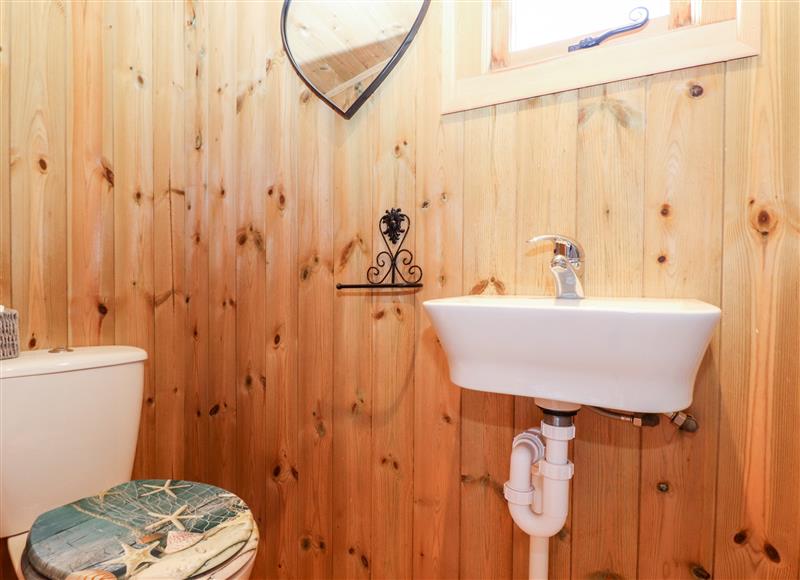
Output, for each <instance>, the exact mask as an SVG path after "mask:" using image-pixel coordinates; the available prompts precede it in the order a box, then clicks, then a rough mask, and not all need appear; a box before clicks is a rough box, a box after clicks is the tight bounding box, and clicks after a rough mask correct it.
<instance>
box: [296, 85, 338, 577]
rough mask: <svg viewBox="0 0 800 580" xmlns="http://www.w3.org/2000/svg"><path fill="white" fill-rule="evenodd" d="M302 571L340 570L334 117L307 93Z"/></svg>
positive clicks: (301, 325) (301, 310)
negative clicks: (336, 545)
mask: <svg viewBox="0 0 800 580" xmlns="http://www.w3.org/2000/svg"><path fill="white" fill-rule="evenodd" d="M298 116H299V118H298V131H297V135H302V138H301V140H300V141H299V142H298V167H300V168H302V169H299V170H298V174H297V193H296V196H297V203H298V231H299V237H298V257H299V272H298V273H297V275H298V276H299V283H298V284H299V286H298V296H297V300H298V330H297V337H298V356H299V357H300V360H301V361H302V364H300V365H299V367H298V381H299V382H298V389H297V395H298V402H297V409H298V470H299V472H300V473H299V479H298V494H299V496H300V497H301V498H303V500H302V501H301V502H300V503H299V504H298V514H297V516H298V530H297V531H298V534H299V535H300V538H299V545H300V556H299V558H298V574H299V576H301V577H304V578H327V577H330V575H331V573H332V569H333V556H332V552H331V546H332V540H333V537H332V536H333V531H332V530H333V528H332V526H333V517H332V514H333V462H332V458H333V443H332V441H333V343H332V336H333V295H334V289H333V231H332V221H331V215H332V213H333V164H332V160H333V152H332V151H331V143H332V142H333V137H332V131H333V126H334V123H333V116H332V113H331V111H330V110H328V109H327V108H323V105H322V104H321V103H319V102H318V101H317V100H316V99H312V98H311V95H310V93H309V92H307V91H306V90H303V91H302V92H301V96H300V109H299V111H298Z"/></svg>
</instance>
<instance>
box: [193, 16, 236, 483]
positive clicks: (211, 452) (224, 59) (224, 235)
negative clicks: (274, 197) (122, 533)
mask: <svg viewBox="0 0 800 580" xmlns="http://www.w3.org/2000/svg"><path fill="white" fill-rule="evenodd" d="M236 9H237V5H236V4H235V3H230V2H225V3H222V2H213V3H210V4H208V5H207V9H206V11H205V13H204V14H205V16H206V18H207V19H208V21H209V22H215V23H217V26H216V27H215V29H214V30H215V33H214V34H209V35H208V39H207V50H208V69H207V74H208V91H207V94H208V131H207V135H206V137H205V139H204V142H205V147H206V148H207V151H208V158H207V160H206V163H207V172H208V173H207V175H208V182H207V193H206V196H207V197H206V203H207V207H208V234H207V236H208V272H213V275H211V274H208V349H209V352H212V353H214V355H213V356H209V357H208V395H207V397H208V398H207V403H206V406H205V407H203V408H202V409H201V410H200V412H201V414H202V417H203V422H204V424H207V426H208V427H207V439H206V441H207V442H206V443H205V445H206V446H207V447H206V449H207V454H208V456H210V457H215V458H216V459H215V461H213V462H209V463H208V464H206V465H204V468H205V473H206V474H207V477H208V480H209V481H210V482H212V483H214V484H215V485H219V486H220V487H222V488H224V489H231V488H234V487H235V486H236V463H237V454H236V453H231V449H232V448H233V447H235V446H236V220H237V217H236V200H237V199H238V197H239V180H238V173H237V141H236V95H237V89H236V66H237V60H236V55H237V51H236ZM190 30H193V29H190ZM187 71H188V72H187V76H191V66H188V67H187ZM200 305H201V306H202V303H201V304H200ZM206 417H208V419H205V418H206Z"/></svg>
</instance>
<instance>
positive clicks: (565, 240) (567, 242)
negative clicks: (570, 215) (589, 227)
mask: <svg viewBox="0 0 800 580" xmlns="http://www.w3.org/2000/svg"><path fill="white" fill-rule="evenodd" d="M539 242H553V245H554V248H553V253H554V254H556V255H557V256H564V257H565V258H567V259H568V260H569V261H570V262H578V263H581V262H583V257H584V256H585V255H586V253H585V252H584V251H583V246H581V244H580V242H578V241H577V240H573V239H572V238H569V237H567V236H562V235H561V234H544V235H541V236H534V237H532V238H531V239H530V240H528V242H527V243H529V244H538V243H539Z"/></svg>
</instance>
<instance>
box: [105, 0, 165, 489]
mask: <svg viewBox="0 0 800 580" xmlns="http://www.w3.org/2000/svg"><path fill="white" fill-rule="evenodd" d="M113 30H114V85H113V99H114V121H113V123H114V269H115V278H114V288H115V305H116V308H117V312H116V316H115V329H114V340H115V343H116V344H130V345H133V346H138V347H141V348H143V349H145V350H147V352H148V353H150V354H151V358H150V359H149V360H148V361H147V363H146V365H145V385H144V402H143V406H142V414H141V419H140V425H139V445H138V447H137V449H136V464H135V466H134V473H135V474H139V475H144V474H150V473H155V470H156V466H155V447H156V444H157V443H156V429H155V427H156V424H155V421H156V416H155V384H154V374H153V368H154V364H155V361H154V360H153V359H152V355H153V353H154V352H155V351H154V340H155V336H154V313H153V305H154V298H155V296H154V263H153V251H154V248H153V84H154V81H155V78H154V74H153V72H154V71H153V45H152V43H148V42H141V41H140V39H141V38H142V37H145V38H152V35H153V5H152V4H147V3H142V4H139V3H130V2H122V3H119V4H116V5H115V6H114V23H113Z"/></svg>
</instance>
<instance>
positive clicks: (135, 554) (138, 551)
mask: <svg viewBox="0 0 800 580" xmlns="http://www.w3.org/2000/svg"><path fill="white" fill-rule="evenodd" d="M119 545H120V546H122V549H123V550H124V553H123V554H122V556H120V557H119V558H117V559H115V560H109V561H108V562H105V564H124V565H125V573H126V574H127V575H129V576H130V575H131V574H133V573H134V572H135V571H136V569H137V568H138V567H139V566H141V565H142V564H145V563H149V562H158V558H156V557H155V556H153V555H152V554H151V553H150V551H151V550H152V549H153V548H155V547H156V546H157V545H158V542H153V543H152V544H147V546H145V547H144V548H134V547H133V546H130V545H128V544H125V543H123V542H120V543H119Z"/></svg>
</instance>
